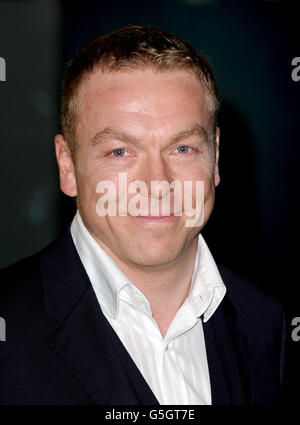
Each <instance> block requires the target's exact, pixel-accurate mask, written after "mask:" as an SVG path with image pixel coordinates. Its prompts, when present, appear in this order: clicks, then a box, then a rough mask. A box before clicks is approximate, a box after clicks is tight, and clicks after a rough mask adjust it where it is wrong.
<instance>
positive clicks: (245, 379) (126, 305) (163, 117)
mask: <svg viewBox="0 0 300 425" xmlns="http://www.w3.org/2000/svg"><path fill="white" fill-rule="evenodd" d="M217 109H218V97H217V89H216V84H215V80H214V76H213V73H212V71H211V68H210V66H209V64H208V62H207V61H206V59H205V58H204V57H203V56H202V55H201V54H199V53H198V52H196V51H195V50H194V49H193V48H192V47H191V46H190V45H189V44H188V43H186V42H185V41H183V40H181V39H179V38H177V37H175V36H173V35H170V34H166V33H164V32H163V31H160V30H158V29H155V28H146V27H140V26H128V27H125V28H122V29H120V30H118V31H116V32H114V33H111V34H108V35H106V36H104V37H100V38H98V39H96V40H95V41H93V42H92V43H90V44H89V45H88V46H87V47H85V49H83V50H82V51H81V52H80V53H79V54H78V55H77V56H76V57H75V58H74V60H73V61H72V62H71V64H70V65H69V67H68V69H67V72H66V75H65V79H64V85H63V101H62V134H61V135H57V136H56V138H55V148H56V156H57V162H58V166H59V173H60V186H61V190H62V191H63V192H64V193H65V194H66V195H68V196H71V197H76V198H77V206H78V211H77V213H76V215H75V218H74V220H73V222H72V224H71V226H70V227H68V228H67V230H66V231H65V233H64V234H63V235H62V236H61V237H60V238H59V239H57V240H56V241H54V242H53V243H52V244H51V245H50V246H48V247H47V248H45V249H44V250H43V251H41V252H40V253H38V254H36V255H34V256H32V257H30V258H27V259H25V260H22V261H20V262H18V263H17V264H15V265H13V266H10V267H8V268H7V269H5V270H3V271H2V273H1V274H2V280H1V282H2V283H1V301H0V315H1V316H2V317H4V318H5V320H6V326H7V338H6V339H7V341H6V342H5V343H1V346H0V349H1V362H0V368H1V370H0V401H1V403H3V404H14V403H16V404H32V403H33V404H48V403H49V404H95V403H96V404H156V403H160V404H205V405H209V404H277V403H280V402H281V397H282V384H283V377H284V376H283V375H284V347H285V343H284V338H285V330H284V323H285V322H284V314H283V310H282V308H281V305H280V304H279V303H278V302H277V301H276V300H275V299H273V298H272V297H271V296H269V295H268V294H265V293H263V291H262V290H261V289H259V288H257V287H256V286H253V285H251V284H249V283H247V282H245V281H244V280H242V279H241V278H240V277H238V276H237V275H235V274H233V273H231V272H230V271H228V270H227V269H225V268H224V267H221V266H217V265H216V264H215V262H214V260H213V257H212V255H211V254H210V251H209V249H208V247H207V245H206V243H205V241H204V239H203V237H202V236H201V233H200V231H201V229H202V228H203V226H204V225H205V223H206V222H207V220H208V218H209V216H210V214H211V212H212V209H213V205H214V194H215V186H217V185H218V183H219V181H220V177H219V169H218V159H219V137H220V132H219V128H218V127H217V121H216V116H217ZM201 182H202V186H201V184H200V183H201ZM188 183H190V185H188ZM201 187H202V188H204V190H202V191H201V190H198V189H199V188H200V189H201ZM199 199H201V200H202V201H201V203H200V204H199V202H198V201H199ZM168 205H169V207H170V208H169V210H168V211H167V213H165V211H166V209H165V208H166V206H168ZM154 207H156V209H155V208H154Z"/></svg>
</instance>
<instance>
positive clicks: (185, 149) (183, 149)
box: [177, 145, 189, 153]
mask: <svg viewBox="0 0 300 425" xmlns="http://www.w3.org/2000/svg"><path fill="white" fill-rule="evenodd" d="M188 151H189V147H188V146H184V145H182V146H178V148H177V152H179V153H188Z"/></svg>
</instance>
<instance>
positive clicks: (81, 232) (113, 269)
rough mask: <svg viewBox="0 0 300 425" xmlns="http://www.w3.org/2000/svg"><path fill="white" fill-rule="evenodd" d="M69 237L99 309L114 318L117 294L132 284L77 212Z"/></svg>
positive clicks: (116, 310) (117, 306)
mask: <svg viewBox="0 0 300 425" xmlns="http://www.w3.org/2000/svg"><path fill="white" fill-rule="evenodd" d="M71 235H72V238H73V241H74V244H75V247H76V249H77V252H78V254H79V257H80V259H81V261H82V263H83V266H84V268H85V270H86V272H87V274H88V276H89V279H90V281H91V284H92V286H93V289H94V291H95V293H96V296H97V299H98V302H99V304H100V306H101V308H104V309H105V310H106V311H107V312H108V313H109V314H110V315H111V316H112V317H116V316H117V314H118V311H119V293H120V291H121V290H122V289H123V288H124V287H125V286H126V285H130V284H131V285H132V282H131V281H130V279H129V278H128V277H127V276H126V275H125V274H124V273H123V272H122V270H121V269H120V268H119V266H118V265H117V264H116V263H115V261H114V260H113V259H112V258H111V256H110V255H109V254H108V253H107V252H106V251H105V250H104V249H103V248H102V247H101V246H100V245H99V244H98V243H97V242H96V240H95V239H94V237H93V236H92V235H91V234H90V232H89V231H88V230H87V228H86V227H85V225H84V223H83V221H82V218H81V216H80V214H79V211H78V210H77V213H76V214H75V217H74V219H73V221H72V224H71Z"/></svg>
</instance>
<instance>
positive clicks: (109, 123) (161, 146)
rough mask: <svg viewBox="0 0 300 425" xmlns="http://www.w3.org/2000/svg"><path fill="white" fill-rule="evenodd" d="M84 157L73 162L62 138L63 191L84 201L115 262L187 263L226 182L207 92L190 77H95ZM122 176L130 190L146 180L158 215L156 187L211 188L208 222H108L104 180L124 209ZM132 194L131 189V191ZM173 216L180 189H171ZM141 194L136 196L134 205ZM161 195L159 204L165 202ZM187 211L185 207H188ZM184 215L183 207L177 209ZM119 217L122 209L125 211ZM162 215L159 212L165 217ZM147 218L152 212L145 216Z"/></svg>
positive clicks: (85, 92)
mask: <svg viewBox="0 0 300 425" xmlns="http://www.w3.org/2000/svg"><path fill="white" fill-rule="evenodd" d="M78 100H79V101H78V117H79V118H78V119H79V121H78V127H77V138H76V142H77V157H76V164H73V163H72V161H71V160H70V156H69V154H68V149H67V146H66V143H65V142H64V140H63V139H62V136H57V138H56V150H57V157H58V163H59V167H60V178H61V188H62V190H63V191H64V192H65V193H66V194H67V195H70V196H76V195H77V202H78V208H79V212H80V214H81V217H82V219H83V221H84V223H85V225H86V227H87V228H88V230H89V231H90V232H91V233H92V234H93V236H94V237H95V238H96V240H97V241H98V243H99V244H100V245H101V246H102V247H103V248H104V249H106V251H108V252H109V253H110V254H111V255H112V257H113V258H115V259H116V260H119V261H121V262H123V263H126V264H131V265H135V266H139V267H147V266H152V267H160V266H166V265H168V264H172V263H173V262H177V261H180V259H181V258H182V256H183V255H184V254H185V253H187V252H188V251H189V250H190V249H191V247H192V246H193V245H194V246H195V244H196V242H197V238H196V236H197V234H198V233H199V230H200V229H201V227H203V225H204V224H205V223H206V221H207V219H208V217H209V216H210V214H211V211H212V208H213V204H214V188H215V185H217V184H218V183H219V175H218V163H217V162H218V132H217V136H216V138H217V140H216V142H217V147H216V154H215V156H214V155H213V154H212V149H211V145H210V142H209V140H208V138H210V139H211V136H212V133H211V132H212V129H211V121H210V114H209V111H208V105H207V98H206V96H205V91H204V89H203V87H202V85H201V83H200V82H199V80H198V79H197V78H196V77H195V76H194V75H193V74H192V73H190V72H187V71H172V72H157V71H153V70H151V69H142V70H134V71H117V72H105V73H103V72H101V71H95V72H94V73H93V74H92V75H91V76H89V77H88V78H87V79H86V80H84V82H83V83H82V86H81V88H80V91H79V99H78ZM119 173H126V178H127V185H129V184H130V183H131V182H134V181H137V180H139V181H143V182H145V184H146V185H147V186H146V187H147V188H148V190H149V192H148V195H147V194H146V195H145V193H144V194H143V196H144V197H146V199H147V203H148V205H149V212H148V214H149V215H150V214H151V209H150V204H151V196H152V197H153V195H151V182H153V181H167V182H169V183H171V182H173V181H179V182H181V183H182V187H184V181H190V182H192V186H193V194H192V198H193V199H192V201H193V206H194V207H195V203H196V199H195V194H196V193H195V187H196V184H195V183H196V181H203V182H204V221H203V223H202V224H201V226H198V227H187V226H186V218H187V217H186V216H185V213H184V212H183V214H182V215H181V216H175V215H171V216H169V217H164V218H161V217H151V216H148V217H137V216H134V215H132V214H131V213H130V211H128V214H127V215H126V216H120V215H118V214H117V215H116V216H111V215H106V216H102V217H100V216H99V215H98V213H97V210H96V206H97V201H98V200H99V198H100V196H101V194H100V193H97V191H96V188H97V185H98V183H99V182H101V181H110V182H112V183H113V184H114V185H115V188H116V194H117V204H118V192H119ZM127 188H128V186H127ZM168 192H169V195H170V200H171V207H170V212H171V214H172V213H174V212H175V213H176V211H174V208H173V207H172V201H173V198H174V191H172V190H171V193H170V191H168ZM134 196H136V193H132V194H128V202H129V200H130V199H131V198H132V197H134ZM164 196H166V192H165V193H164V191H162V192H160V194H159V196H156V195H155V197H156V199H158V198H159V199H160V201H162V199H163V198H164ZM183 208H184V207H183ZM175 209H176V207H175ZM117 212H118V209H117ZM161 213H162V210H161V209H160V210H159V214H160V215H162V214H161ZM143 215H146V214H143Z"/></svg>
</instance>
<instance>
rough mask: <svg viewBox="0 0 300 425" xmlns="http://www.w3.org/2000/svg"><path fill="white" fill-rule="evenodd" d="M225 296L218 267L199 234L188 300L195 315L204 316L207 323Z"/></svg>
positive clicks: (224, 287)
mask: <svg viewBox="0 0 300 425" xmlns="http://www.w3.org/2000/svg"><path fill="white" fill-rule="evenodd" d="M225 294H226V286H225V285H224V282H223V280H222V278H221V275H220V273H219V270H218V267H217V265H216V263H215V261H214V259H213V256H212V254H211V252H210V250H209V248H208V246H207V244H206V242H205V240H204V238H203V236H202V235H201V234H199V237H198V250H197V254H196V259H195V265H194V271H193V275H192V281H191V289H190V293H189V296H188V300H189V301H190V302H191V306H192V308H193V309H194V312H195V314H197V315H203V321H204V322H207V321H208V320H209V319H210V318H211V316H212V315H213V314H214V312H215V311H216V309H217V308H218V306H219V304H220V303H221V301H222V299H223V298H224V296H225ZM199 299H200V301H199ZM198 301H199V302H198ZM200 308H202V311H201V310H199V309H200Z"/></svg>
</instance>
